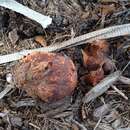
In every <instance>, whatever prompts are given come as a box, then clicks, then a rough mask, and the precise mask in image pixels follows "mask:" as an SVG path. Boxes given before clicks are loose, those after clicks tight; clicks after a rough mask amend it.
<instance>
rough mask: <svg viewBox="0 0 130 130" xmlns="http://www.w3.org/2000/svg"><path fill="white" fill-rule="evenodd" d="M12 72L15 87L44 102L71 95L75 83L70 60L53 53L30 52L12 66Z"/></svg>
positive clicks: (74, 69)
mask: <svg viewBox="0 0 130 130" xmlns="http://www.w3.org/2000/svg"><path fill="white" fill-rule="evenodd" d="M12 74H13V80H14V83H15V84H16V86H17V87H19V88H21V89H23V90H25V91H26V92H27V93H28V95H29V96H32V97H36V98H40V99H41V100H43V101H45V102H54V101H57V100H60V99H62V98H64V97H65V96H69V95H71V94H72V92H73V90H74V89H75V87H76V83H77V72H76V68H75V66H74V64H73V62H72V60H71V59H70V58H69V57H67V56H62V55H61V54H55V53H45V52H35V53H32V54H30V55H28V56H26V57H25V58H23V59H22V60H21V61H20V62H19V63H18V64H16V65H15V66H14V68H13V69H12Z"/></svg>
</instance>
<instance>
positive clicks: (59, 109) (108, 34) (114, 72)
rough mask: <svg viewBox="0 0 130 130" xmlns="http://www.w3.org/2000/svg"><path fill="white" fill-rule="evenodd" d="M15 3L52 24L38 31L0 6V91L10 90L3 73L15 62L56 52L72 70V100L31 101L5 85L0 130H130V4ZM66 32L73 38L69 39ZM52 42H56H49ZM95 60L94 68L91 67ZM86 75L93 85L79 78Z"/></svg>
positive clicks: (74, 1)
mask: <svg viewBox="0 0 130 130" xmlns="http://www.w3.org/2000/svg"><path fill="white" fill-rule="evenodd" d="M17 2H20V3H21V4H23V5H27V6H29V7H31V8H32V9H33V10H35V11H37V12H41V13H44V14H46V16H48V15H49V16H50V17H51V18H52V24H51V25H49V26H48V27H47V28H46V29H44V30H43V28H42V27H41V26H40V25H39V24H37V23H34V22H33V21H31V20H30V19H28V18H26V17H24V16H22V15H20V14H17V13H15V12H12V11H9V10H5V9H4V8H0V10H1V12H0V18H1V19H2V24H1V25H0V40H1V43H2V46H0V52H1V56H0V59H1V60H0V63H1V65H0V67H1V68H2V69H0V71H1V72H0V80H1V83H0V86H1V89H0V90H1V92H2V90H4V89H5V88H6V86H9V85H11V87H14V86H13V85H14V84H12V81H11V77H8V78H7V81H6V75H7V74H10V72H11V68H12V66H13V65H14V64H17V63H18V62H19V61H16V60H19V59H21V58H22V57H23V56H26V55H27V54H28V53H31V52H33V51H47V52H50V51H55V53H56V52H57V53H61V54H62V55H64V56H65V55H67V56H68V57H70V58H71V59H72V60H73V62H74V64H75V66H76V69H77V73H78V83H77V87H76V89H75V91H74V92H73V94H72V95H71V96H69V97H66V98H64V99H62V100H60V101H57V102H54V103H45V102H43V101H41V100H39V99H33V98H31V97H29V96H28V95H27V93H26V92H25V91H23V90H21V89H12V88H10V87H7V91H6V92H5V93H3V96H2V97H1V100H0V112H1V115H5V116H2V117H1V119H0V126H1V127H2V128H3V129H7V128H8V129H9V128H11V127H12V128H15V129H28V130H29V129H50V130H58V129H61V130H64V129H72V130H73V129H88V130H89V129H90V130H91V129H96V130H114V129H116V130H120V129H121V130H127V129H129V126H130V124H129V119H130V117H129V107H130V104H129V97H130V94H129V92H130V89H129V85H130V81H129V80H130V71H129V70H130V67H129V65H128V63H129V60H130V59H129V53H130V52H129V49H127V46H128V45H129V33H130V25H129V24H128V23H129V14H128V13H127V11H126V10H128V8H129V6H130V3H129V1H122V2H121V1H118V2H117V1H114V0H112V1H110V0H109V1H107V2H106V1H101V0H100V1H94V0H93V1H91V2H89V1H85V2H84V1H82V0H70V1H59V0H55V1H53V0H52V1H42V0H41V1H40V0H39V1H33V0H30V1H27V0H22V1H20V0H18V1H17ZM86 12H87V14H86ZM126 13H127V15H126ZM85 14H86V15H85ZM115 14H116V17H115ZM1 19H0V20H1ZM103 28H105V29H103ZM13 30H17V37H16V39H14V41H13V38H11V37H12V36H11V37H10V35H9V32H10V34H11V31H13ZM71 30H73V34H74V36H72V35H71V33H72V32H71ZM37 36H40V37H39V38H38V40H36V41H37V42H39V44H41V45H42V44H43V46H45V47H42V48H39V47H41V45H39V44H37V43H36V41H35V38H36V37H37ZM41 36H42V38H41ZM57 36H62V37H60V38H58V37H57ZM66 36H69V37H66ZM71 36H72V37H71ZM14 38H15V37H14ZM55 39H56V43H55V44H53V43H54V42H55ZM103 39H104V40H103ZM97 40H98V43H97ZM102 41H105V42H106V43H105V44H104V45H107V47H106V48H107V49H106V50H107V51H105V48H104V49H101V48H102V47H101V48H100V45H102V44H101V42H102ZM44 42H45V45H44ZM46 43H47V46H46ZM96 43H97V44H96ZM95 44H96V45H97V46H98V47H99V48H100V49H99V50H98V51H96V49H95V48H93V46H94V45H95ZM103 47H104V46H103ZM22 50H24V51H22ZM90 50H92V51H91V53H90ZM102 50H103V51H102ZM19 51H22V52H20V53H19ZM104 51H105V52H104ZM16 52H18V53H16ZM6 54H8V55H6ZM15 56H16V57H15ZM85 56H86V57H85ZM88 59H91V60H88ZM12 61H14V62H12ZM88 61H89V62H90V61H92V62H90V63H88ZM7 62H10V63H7ZM95 62H96V66H99V68H98V67H95V66H94V67H93V63H95ZM125 66H126V67H125ZM123 68H124V69H123ZM122 70H123V71H122ZM91 73H92V74H93V73H94V75H95V74H97V75H96V82H95V80H94V82H93V80H92V82H90V83H88V82H86V80H85V79H83V78H82V77H84V76H86V75H89V78H90V77H91V75H92V74H91ZM9 76H11V75H9ZM98 78H99V79H98ZM92 79H93V78H92ZM97 79H98V80H97ZM87 81H88V79H87ZM8 89H11V90H12V91H11V92H8V91H9V90H8ZM126 99H127V100H126ZM5 110H6V111H7V112H8V113H7V114H6V113H5Z"/></svg>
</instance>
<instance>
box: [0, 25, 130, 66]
mask: <svg viewBox="0 0 130 130" xmlns="http://www.w3.org/2000/svg"><path fill="white" fill-rule="evenodd" d="M127 34H130V24H124V25H118V26H112V27H108V28H105V29H101V30H97V31H94V32H90V33H87V34H84V35H81V36H78V37H76V38H72V39H70V40H67V41H65V42H62V43H60V44H53V45H50V46H48V47H43V48H37V49H32V50H24V51H21V52H17V53H14V54H8V55H4V56H0V64H3V63H7V62H11V61H15V60H19V59H21V58H22V57H23V56H26V55H27V54H28V53H31V52H34V51H46V52H51V51H56V50H61V49H63V48H68V47H72V46H77V45H81V44H85V43H86V42H90V41H94V40H97V39H107V38H112V37H117V36H123V35H127Z"/></svg>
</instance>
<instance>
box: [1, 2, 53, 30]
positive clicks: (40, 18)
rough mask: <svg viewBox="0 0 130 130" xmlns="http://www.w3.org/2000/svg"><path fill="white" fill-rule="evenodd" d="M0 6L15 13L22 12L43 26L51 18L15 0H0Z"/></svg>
mask: <svg viewBox="0 0 130 130" xmlns="http://www.w3.org/2000/svg"><path fill="white" fill-rule="evenodd" d="M0 6H2V7H5V8H8V9H11V10H13V11H16V12H17V13H20V14H23V15H24V16H27V17H28V18H30V19H33V20H35V21H37V22H38V23H40V24H41V25H42V27H43V28H46V27H47V26H48V25H50V24H51V22H52V19H51V18H50V17H49V16H44V15H42V14H40V13H38V12H36V11H34V10H32V9H29V8H28V7H26V6H24V5H22V4H20V3H18V2H16V1H15V0H0Z"/></svg>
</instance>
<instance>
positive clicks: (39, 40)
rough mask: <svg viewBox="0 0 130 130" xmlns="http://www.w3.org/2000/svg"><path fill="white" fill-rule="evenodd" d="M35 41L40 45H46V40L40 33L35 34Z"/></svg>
mask: <svg viewBox="0 0 130 130" xmlns="http://www.w3.org/2000/svg"><path fill="white" fill-rule="evenodd" d="M35 41H36V42H37V43H38V44H40V45H42V46H44V47H45V46H47V43H46V40H45V39H44V37H43V36H42V35H39V36H35Z"/></svg>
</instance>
